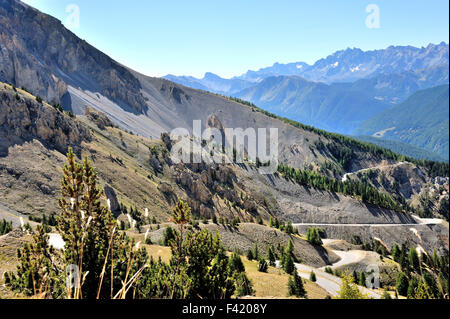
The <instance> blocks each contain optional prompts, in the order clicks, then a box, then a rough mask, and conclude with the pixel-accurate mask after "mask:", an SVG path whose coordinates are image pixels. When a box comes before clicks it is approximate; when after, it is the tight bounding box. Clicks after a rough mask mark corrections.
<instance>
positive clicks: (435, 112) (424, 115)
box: [356, 85, 449, 160]
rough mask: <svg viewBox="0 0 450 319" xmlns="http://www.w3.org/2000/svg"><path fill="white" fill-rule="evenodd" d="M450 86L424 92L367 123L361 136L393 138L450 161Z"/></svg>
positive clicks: (358, 131)
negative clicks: (449, 122) (449, 144)
mask: <svg viewBox="0 0 450 319" xmlns="http://www.w3.org/2000/svg"><path fill="white" fill-rule="evenodd" d="M448 96H449V90H448V85H443V86H438V87H434V88H430V89H426V90H422V91H419V92H416V93H415V94H413V95H412V96H411V97H410V98H408V99H407V100H406V101H405V102H403V103H401V104H399V105H396V106H393V107H392V108H389V109H387V110H385V111H384V112H381V113H380V114H378V115H377V116H375V117H373V118H371V119H370V120H368V121H366V122H365V123H363V124H362V125H361V126H360V127H359V128H358V130H357V131H356V133H357V134H361V135H373V136H375V137H382V138H385V139H393V140H397V141H401V142H405V143H409V144H413V145H416V146H418V147H421V148H424V149H427V150H430V151H432V152H436V153H438V154H439V155H441V156H442V157H444V158H446V159H447V160H448V151H449V149H448V143H449V140H448V130H449V127H448V121H449V120H448V117H449V113H448V106H449V100H448Z"/></svg>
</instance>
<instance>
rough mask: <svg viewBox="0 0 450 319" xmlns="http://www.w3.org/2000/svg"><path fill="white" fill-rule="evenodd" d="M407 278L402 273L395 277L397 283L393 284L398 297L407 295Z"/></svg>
mask: <svg viewBox="0 0 450 319" xmlns="http://www.w3.org/2000/svg"><path fill="white" fill-rule="evenodd" d="M408 286H409V282H408V277H406V275H405V274H404V273H402V272H401V273H399V274H398V275H397V281H396V284H395V289H396V291H397V292H398V294H399V295H402V296H406V295H407V293H408Z"/></svg>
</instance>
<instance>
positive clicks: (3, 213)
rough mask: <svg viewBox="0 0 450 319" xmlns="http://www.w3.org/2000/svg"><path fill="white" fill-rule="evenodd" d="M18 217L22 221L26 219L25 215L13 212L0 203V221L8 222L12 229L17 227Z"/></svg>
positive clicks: (18, 223) (18, 224)
mask: <svg viewBox="0 0 450 319" xmlns="http://www.w3.org/2000/svg"><path fill="white" fill-rule="evenodd" d="M20 217H22V218H23V219H24V220H25V219H26V216H25V215H23V214H21V213H19V212H16V211H15V210H13V209H11V208H9V207H7V206H5V205H3V204H2V203H0V219H5V220H6V221H8V222H12V224H13V227H19V226H20Z"/></svg>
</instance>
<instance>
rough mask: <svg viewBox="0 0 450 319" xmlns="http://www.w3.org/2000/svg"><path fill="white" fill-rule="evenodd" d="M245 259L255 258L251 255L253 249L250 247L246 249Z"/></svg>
mask: <svg viewBox="0 0 450 319" xmlns="http://www.w3.org/2000/svg"><path fill="white" fill-rule="evenodd" d="M247 259H248V260H253V259H255V258H254V256H253V251H252V250H251V249H249V250H248V251H247Z"/></svg>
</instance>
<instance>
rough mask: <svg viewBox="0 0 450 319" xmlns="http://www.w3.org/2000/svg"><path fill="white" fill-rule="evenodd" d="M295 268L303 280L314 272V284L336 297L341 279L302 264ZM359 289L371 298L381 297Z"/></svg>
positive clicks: (372, 292)
mask: <svg viewBox="0 0 450 319" xmlns="http://www.w3.org/2000/svg"><path fill="white" fill-rule="evenodd" d="M295 267H297V271H298V274H299V275H300V276H301V277H302V278H305V279H309V276H310V274H311V271H314V273H315V274H316V279H317V280H316V284H318V285H319V286H321V287H322V288H323V289H325V290H326V291H327V292H328V293H329V294H330V295H331V296H332V297H336V296H337V295H338V292H339V290H340V289H341V285H342V280H341V278H339V277H336V276H333V275H331V274H329V273H326V272H325V271H323V270H322V269H318V268H314V267H311V266H307V265H303V264H295ZM359 289H360V290H361V291H362V292H363V293H365V294H368V295H369V296H370V297H371V298H374V299H379V298H380V297H381V296H380V294H378V293H376V292H374V291H372V290H370V289H367V288H364V287H361V286H359Z"/></svg>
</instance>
